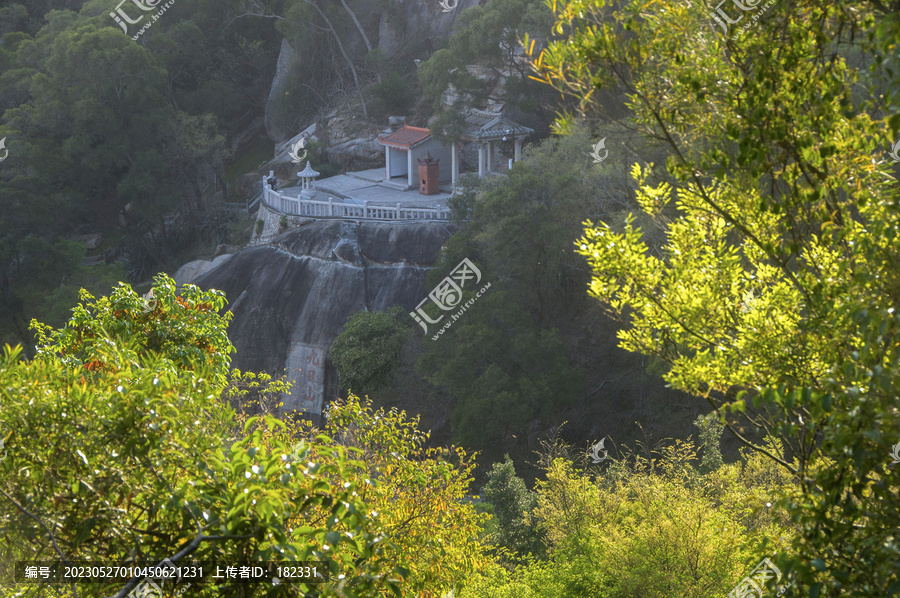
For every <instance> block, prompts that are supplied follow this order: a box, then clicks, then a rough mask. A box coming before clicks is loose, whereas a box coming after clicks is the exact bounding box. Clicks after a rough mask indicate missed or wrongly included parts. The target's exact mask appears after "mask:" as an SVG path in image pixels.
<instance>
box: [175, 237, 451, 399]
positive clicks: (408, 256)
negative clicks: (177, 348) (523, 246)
mask: <svg viewBox="0 0 900 598" xmlns="http://www.w3.org/2000/svg"><path fill="white" fill-rule="evenodd" d="M453 232H454V228H453V227H452V226H450V225H446V224H442V223H410V224H405V223H376V222H362V223H359V222H349V221H313V222H309V223H308V224H306V225H304V226H302V227H300V228H298V229H294V230H291V231H288V232H286V233H284V234H283V235H281V236H279V237H277V238H276V239H275V240H274V241H273V242H272V244H270V245H264V246H260V247H252V248H246V249H243V250H241V251H240V252H238V253H236V254H234V255H232V256H229V257H228V258H227V259H225V260H222V261H220V262H219V263H218V264H217V265H215V266H213V267H212V268H209V269H207V270H205V271H203V270H202V269H200V273H199V274H198V275H197V276H196V277H195V278H193V280H191V277H190V276H184V275H182V276H181V282H192V283H194V284H196V285H197V286H199V287H201V288H203V289H210V288H216V289H219V290H221V291H224V292H225V294H226V297H227V298H228V301H229V309H230V310H231V311H232V312H233V313H234V319H233V320H232V323H231V326H230V328H229V332H228V334H229V337H230V338H231V341H232V343H234V345H235V347H236V348H237V354H236V356H235V359H234V362H233V365H234V366H235V367H237V368H240V369H242V370H255V371H267V372H270V373H272V374H276V375H279V374H281V372H282V371H283V372H284V373H285V374H286V375H287V378H288V379H289V380H291V381H292V382H293V383H294V385H293V387H292V390H291V394H290V396H286V397H284V409H285V410H287V411H290V410H305V411H306V412H308V413H310V414H314V415H318V414H320V413H321V412H322V407H323V403H324V401H325V400H326V399H331V398H334V397H336V396H337V393H338V384H337V376H336V374H335V371H334V367H333V366H332V365H331V360H330V358H329V349H330V348H331V344H332V342H333V341H334V339H335V337H336V336H337V335H338V333H339V332H340V331H341V330H342V329H343V326H344V323H345V322H346V321H347V318H349V317H350V316H351V315H352V314H354V313H356V312H358V311H362V310H372V311H381V310H385V309H387V308H389V307H391V306H393V305H402V306H404V307H405V308H407V309H408V310H409V311H412V309H413V308H414V307H415V306H416V304H418V303H419V302H420V301H421V300H422V298H423V297H424V296H425V295H426V294H427V290H426V289H425V275H426V272H427V269H428V268H429V267H431V266H432V265H433V263H434V260H435V257H436V255H437V253H438V251H439V249H440V248H441V246H442V245H443V244H444V243H445V242H446V240H447V239H448V238H449V237H450V235H451V234H452V233H453ZM188 270H189V269H188ZM188 270H185V272H187V271H188ZM194 271H197V270H196V269H195V270H194Z"/></svg>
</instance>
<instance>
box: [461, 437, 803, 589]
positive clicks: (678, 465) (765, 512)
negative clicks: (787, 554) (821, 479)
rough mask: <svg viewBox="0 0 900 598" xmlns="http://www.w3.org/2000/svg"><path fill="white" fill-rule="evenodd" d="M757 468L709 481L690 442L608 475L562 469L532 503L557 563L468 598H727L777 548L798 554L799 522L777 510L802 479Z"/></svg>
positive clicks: (759, 462) (542, 562)
mask: <svg viewBox="0 0 900 598" xmlns="http://www.w3.org/2000/svg"><path fill="white" fill-rule="evenodd" d="M747 457H748V459H747V460H746V461H745V462H743V463H735V464H730V465H726V466H723V467H722V468H720V469H719V470H717V471H714V472H710V473H709V474H705V475H704V474H700V473H699V472H698V471H697V470H696V469H695V468H694V464H695V462H696V454H695V448H694V446H693V445H692V444H691V443H689V442H675V443H674V444H669V445H667V446H664V447H662V448H661V449H660V450H659V451H649V453H647V454H644V453H643V452H642V453H641V454H632V453H631V452H630V451H625V456H624V457H623V458H622V459H620V460H615V461H614V460H610V461H609V462H608V463H606V464H605V465H604V466H603V468H602V469H600V470H599V471H596V470H592V469H593V468H592V469H589V470H585V469H584V468H583V467H580V466H579V465H578V464H576V463H573V462H572V461H569V460H568V459H566V458H555V459H552V460H551V461H549V462H546V465H545V467H544V478H545V479H543V480H541V481H539V483H538V484H537V487H536V489H535V492H534V495H533V497H530V499H529V500H535V499H536V504H535V506H534V507H533V511H532V512H531V518H532V521H533V522H534V523H535V524H536V527H537V528H538V530H539V531H540V533H541V534H542V538H543V545H544V546H543V548H544V550H545V551H546V558H545V559H533V560H530V561H527V562H525V563H522V564H520V565H519V566H518V567H516V568H515V569H512V570H504V569H501V568H500V567H499V566H497V564H494V566H492V567H488V568H485V569H484V570H483V571H482V573H481V575H480V576H478V577H475V578H473V580H472V583H471V584H470V585H469V586H468V587H467V588H466V591H464V592H463V593H462V594H461V596H462V597H465V598H469V597H477V596H495V597H504V598H506V597H509V598H513V597H519V596H525V597H533V598H536V597H541V598H551V597H553V598H555V597H557V596H567V597H571V598H595V597H596V596H604V597H610V598H628V597H633V596H642V597H647V598H657V597H658V598H663V597H665V596H673V595H674V596H688V597H693V598H705V597H708V596H717V595H725V594H726V593H728V591H729V590H730V589H731V588H732V587H733V586H734V585H735V583H734V582H733V581H732V580H734V579H740V578H741V577H742V576H743V575H746V574H747V573H749V571H750V570H752V568H753V567H755V566H756V565H757V564H758V562H759V561H760V560H761V559H762V558H763V557H764V556H767V555H766V553H765V552H764V548H763V543H764V541H765V540H767V539H770V540H772V541H773V542H774V543H775V544H776V545H778V546H786V545H787V542H788V541H789V537H790V535H791V534H792V531H791V529H790V520H789V518H788V516H787V513H786V512H785V511H784V510H782V509H778V508H777V507H774V508H773V507H771V505H769V506H766V505H765V500H766V499H768V498H770V497H771V493H772V492H773V491H775V490H776V489H778V488H783V487H786V486H789V484H790V477H789V476H788V475H786V473H785V472H783V471H777V470H776V466H775V465H774V464H773V463H771V462H769V461H767V460H765V459H764V458H762V457H761V456H759V455H747ZM502 468H503V469H510V470H511V468H509V467H508V466H507V465H503V466H502ZM500 470H501V466H499V465H496V466H495V472H499V471H500ZM772 470H776V471H775V472H773V471H772ZM773 473H774V474H773ZM499 479H504V480H505V479H509V478H508V475H504V476H502V477H500V478H499ZM521 493H522V491H521V490H518V491H509V490H508V491H507V492H506V494H509V495H510V496H513V495H521ZM760 498H762V502H761V501H760ZM514 504H516V503H514ZM520 505H521V502H520V503H518V504H516V507H517V508H516V509H514V510H515V511H519V510H521V507H520ZM769 589H771V590H773V592H774V591H776V588H775V587H771V588H769Z"/></svg>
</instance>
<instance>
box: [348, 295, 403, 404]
mask: <svg viewBox="0 0 900 598" xmlns="http://www.w3.org/2000/svg"><path fill="white" fill-rule="evenodd" d="M403 316H404V314H403V310H402V309H400V308H399V307H392V308H391V309H389V310H388V311H384V312H372V311H361V312H358V313H355V314H353V315H352V316H350V318H349V319H348V320H347V324H346V325H345V326H344V329H343V330H342V331H341V333H340V334H339V335H338V336H337V338H336V339H334V343H333V344H332V345H331V361H332V362H333V363H334V367H335V369H336V370H337V374H338V379H339V380H340V382H341V386H342V387H343V388H345V389H349V390H352V391H354V392H360V393H370V392H377V391H378V390H381V389H382V388H384V387H385V386H388V385H389V384H390V383H391V381H392V380H393V378H394V372H395V370H396V368H397V364H398V361H399V359H400V351H401V350H402V349H403V344H404V342H405V341H406V338H407V336H408V335H409V326H408V324H407V323H406V322H402V321H401V318H402V317H403Z"/></svg>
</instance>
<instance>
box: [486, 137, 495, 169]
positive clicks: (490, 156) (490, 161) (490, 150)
mask: <svg viewBox="0 0 900 598" xmlns="http://www.w3.org/2000/svg"><path fill="white" fill-rule="evenodd" d="M487 171H488V172H494V142H493V141H488V142H487Z"/></svg>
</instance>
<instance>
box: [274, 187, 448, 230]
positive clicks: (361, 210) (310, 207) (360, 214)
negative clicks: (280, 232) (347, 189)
mask: <svg viewBox="0 0 900 598" xmlns="http://www.w3.org/2000/svg"><path fill="white" fill-rule="evenodd" d="M262 201H263V202H264V203H265V204H266V206H267V207H268V208H269V209H271V210H273V211H275V212H278V213H280V214H284V215H287V216H298V217H301V218H346V219H350V220H384V221H397V220H400V221H410V220H417V221H421V220H444V221H449V220H450V210H449V209H448V208H414V207H407V208H405V207H402V205H401V204H399V203H398V204H397V206H396V207H391V206H383V205H369V202H368V201H364V202H362V204H351V203H342V202H336V201H334V199H333V198H329V199H327V200H317V199H307V198H305V197H290V196H288V195H284V194H283V193H279V192H278V191H276V190H274V189H272V188H271V187H270V186H269V185H268V184H266V180H265V177H264V178H263V197H262Z"/></svg>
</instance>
